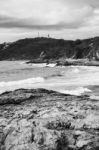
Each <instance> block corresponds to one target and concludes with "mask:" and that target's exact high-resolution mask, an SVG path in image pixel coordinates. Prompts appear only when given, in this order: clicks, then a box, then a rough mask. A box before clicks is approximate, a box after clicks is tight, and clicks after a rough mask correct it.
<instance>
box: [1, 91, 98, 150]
mask: <svg viewBox="0 0 99 150" xmlns="http://www.w3.org/2000/svg"><path fill="white" fill-rule="evenodd" d="M98 149H99V101H98V100H94V99H90V98H89V97H88V96H86V95H85V96H78V97H77V96H71V95H66V94H60V93H57V92H54V91H48V90H45V89H31V90H25V89H20V90H16V91H13V92H6V93H3V94H1V95H0V150H98Z"/></svg>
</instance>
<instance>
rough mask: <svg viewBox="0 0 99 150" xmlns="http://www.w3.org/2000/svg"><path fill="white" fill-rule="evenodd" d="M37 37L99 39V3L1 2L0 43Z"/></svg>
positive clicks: (54, 0)
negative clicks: (96, 37) (95, 37)
mask: <svg viewBox="0 0 99 150" xmlns="http://www.w3.org/2000/svg"><path fill="white" fill-rule="evenodd" d="M38 32H39V33H40V36H47V35H48V34H50V36H51V37H56V38H64V39H78V38H88V37H94V36H99V0H0V43H1V42H4V41H14V40H17V39H20V38H26V37H35V36H37V35H38Z"/></svg>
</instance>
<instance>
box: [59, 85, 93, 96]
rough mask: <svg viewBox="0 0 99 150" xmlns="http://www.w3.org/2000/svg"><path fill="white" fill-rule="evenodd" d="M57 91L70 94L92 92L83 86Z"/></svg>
mask: <svg viewBox="0 0 99 150" xmlns="http://www.w3.org/2000/svg"><path fill="white" fill-rule="evenodd" d="M59 92H61V93H64V94H70V95H77V96H79V95H81V94H83V93H85V92H92V91H91V90H90V89H88V88H84V87H79V88H76V89H73V90H60V91H59Z"/></svg>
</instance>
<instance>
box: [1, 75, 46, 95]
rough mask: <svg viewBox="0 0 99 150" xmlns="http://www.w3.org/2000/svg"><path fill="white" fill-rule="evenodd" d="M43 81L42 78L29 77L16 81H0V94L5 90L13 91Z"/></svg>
mask: <svg viewBox="0 0 99 150" xmlns="http://www.w3.org/2000/svg"><path fill="white" fill-rule="evenodd" d="M42 82H44V78H41V77H37V78H29V79H24V80H18V81H9V82H0V94H1V93H3V92H5V91H13V90H16V89H19V88H31V87H33V84H36V83H42Z"/></svg>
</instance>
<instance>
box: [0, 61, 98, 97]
mask: <svg viewBox="0 0 99 150" xmlns="http://www.w3.org/2000/svg"><path fill="white" fill-rule="evenodd" d="M20 88H24V89H31V88H45V89H49V90H55V91H58V92H61V93H65V94H72V95H78V96H79V95H85V94H86V95H89V96H90V97H91V98H92V99H99V67H95V66H66V67H64V66H55V64H50V65H49V66H46V64H44V63H43V64H26V63H25V62H24V61H0V94H1V93H4V92H6V91H13V90H16V89H20Z"/></svg>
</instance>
